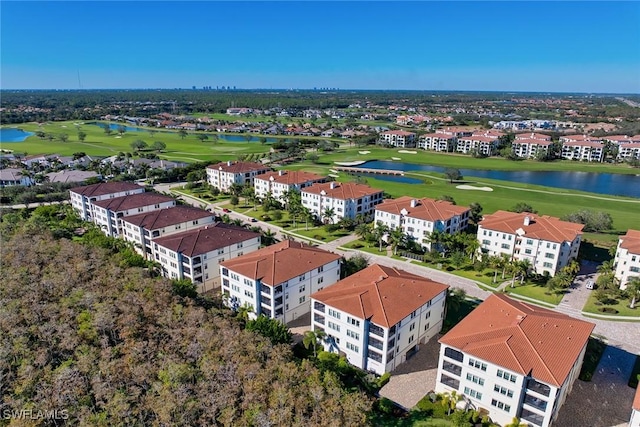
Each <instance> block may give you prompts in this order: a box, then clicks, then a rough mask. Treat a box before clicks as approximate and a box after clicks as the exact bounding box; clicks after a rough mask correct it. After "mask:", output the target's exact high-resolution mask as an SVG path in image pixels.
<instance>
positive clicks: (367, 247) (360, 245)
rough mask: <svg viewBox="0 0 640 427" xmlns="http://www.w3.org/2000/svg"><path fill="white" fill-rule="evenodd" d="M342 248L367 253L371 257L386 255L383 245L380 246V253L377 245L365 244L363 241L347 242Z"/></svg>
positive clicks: (385, 248)
mask: <svg viewBox="0 0 640 427" xmlns="http://www.w3.org/2000/svg"><path fill="white" fill-rule="evenodd" d="M343 247H345V248H347V249H357V250H359V251H362V252H367V253H370V254H373V255H382V256H386V255H387V247H386V246H385V245H382V252H381V251H379V250H378V249H379V248H380V246H379V245H378V243H370V242H365V241H364V240H361V239H358V240H354V241H352V242H349V243H347V244H345V245H344V246H343Z"/></svg>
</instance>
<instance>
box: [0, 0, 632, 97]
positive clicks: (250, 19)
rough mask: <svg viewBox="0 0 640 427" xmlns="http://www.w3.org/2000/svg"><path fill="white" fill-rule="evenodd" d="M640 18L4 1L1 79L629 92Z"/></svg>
mask: <svg viewBox="0 0 640 427" xmlns="http://www.w3.org/2000/svg"><path fill="white" fill-rule="evenodd" d="M639 23H640V2H596V1H588V2H578V1H570V2H554V1H539V2H521V1H513V2H511V1H499V2H483V1H474V2H462V1H451V2H435V1H434V2H431V1H424V2H422V1H411V2H399V1H395V2H382V1H378V2H365V1H356V2H337V1H326V2H311V1H306V2H292V1H286V2H271V1H261V2H244V1H240V2H237V1H236V2H207V1H196V2H175V1H158V2H153V1H141V2H126V1H112V2H93V1H86V2H83V1H72V2H59V1H46V2H35V1H4V0H3V1H2V2H1V5H0V24H1V25H0V36H1V37H0V70H1V74H0V87H1V88H2V89H18V88H20V89H78V88H79V87H80V85H81V86H82V88H84V89H93V88H190V87H192V86H194V85H195V86H197V87H202V86H205V85H206V86H213V87H215V86H223V85H224V86H236V87H237V88H245V89H248V88H302V89H304V88H313V87H335V88H340V89H419V90H503V91H550V92H614V93H640V24H639ZM78 74H79V75H80V79H78ZM79 80H80V81H79Z"/></svg>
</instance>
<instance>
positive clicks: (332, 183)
mask: <svg viewBox="0 0 640 427" xmlns="http://www.w3.org/2000/svg"><path fill="white" fill-rule="evenodd" d="M329 188H330V189H332V190H333V189H334V188H336V183H335V181H331V182H330V183H329Z"/></svg>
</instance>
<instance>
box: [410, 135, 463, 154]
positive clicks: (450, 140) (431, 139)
mask: <svg viewBox="0 0 640 427" xmlns="http://www.w3.org/2000/svg"><path fill="white" fill-rule="evenodd" d="M456 143H457V138H456V137H455V136H454V135H446V134H442V133H428V134H424V135H420V137H419V138H418V148H423V149H425V150H428V151H441V152H445V153H448V152H451V151H453V150H454V148H455V146H456Z"/></svg>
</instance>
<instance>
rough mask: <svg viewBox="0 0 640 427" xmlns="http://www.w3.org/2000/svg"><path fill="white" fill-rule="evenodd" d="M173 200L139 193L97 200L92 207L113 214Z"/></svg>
mask: <svg viewBox="0 0 640 427" xmlns="http://www.w3.org/2000/svg"><path fill="white" fill-rule="evenodd" d="M172 200H175V199H174V198H173V197H169V196H165V195H163V194H158V193H139V194H131V195H129V196H121V197H116V198H113V199H105V200H98V201H96V202H93V204H94V205H96V206H100V207H101V208H104V209H109V210H111V211H113V212H120V211H126V210H128V209H135V208H140V207H143V206H150V205H155V204H160V203H165V202H170V201H172Z"/></svg>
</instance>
